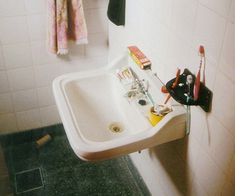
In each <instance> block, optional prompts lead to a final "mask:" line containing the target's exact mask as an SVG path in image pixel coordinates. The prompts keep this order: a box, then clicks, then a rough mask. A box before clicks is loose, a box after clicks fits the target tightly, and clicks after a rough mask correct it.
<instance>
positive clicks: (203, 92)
mask: <svg viewBox="0 0 235 196" xmlns="http://www.w3.org/2000/svg"><path fill="white" fill-rule="evenodd" d="M188 75H192V77H193V83H192V84H191V85H190V95H193V86H194V82H195V76H194V75H193V74H192V73H191V72H190V71H189V70H188V69H185V70H184V72H183V73H182V74H181V75H180V78H179V82H178V85H177V86H176V87H175V88H174V89H172V85H173V83H174V81H175V78H174V79H172V80H170V81H169V82H167V84H166V88H167V90H168V92H169V93H170V95H171V96H172V97H173V98H174V99H175V100H176V101H177V102H179V103H181V104H183V105H199V106H200V107H201V108H202V109H203V110H204V111H205V112H209V111H210V110H211V102H212V95H213V93H212V91H210V90H209V89H208V88H207V87H206V86H205V85H204V84H203V83H202V82H201V83H200V91H199V98H198V100H196V101H195V100H194V99H193V96H191V98H190V99H188V97H187V94H188V85H187V84H186V80H187V76H188ZM179 84H181V85H179Z"/></svg>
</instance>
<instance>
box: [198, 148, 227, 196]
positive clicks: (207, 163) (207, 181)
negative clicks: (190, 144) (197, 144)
mask: <svg viewBox="0 0 235 196" xmlns="http://www.w3.org/2000/svg"><path fill="white" fill-rule="evenodd" d="M194 178H195V180H196V181H198V182H200V184H201V185H202V186H203V189H205V191H206V192H207V194H208V195H219V193H220V191H221V189H222V187H223V184H224V182H225V179H226V176H225V174H224V173H223V172H222V170H220V169H219V168H218V166H217V165H216V163H215V162H214V161H213V160H212V159H211V158H210V157H209V156H208V154H207V153H206V152H205V151H204V149H203V148H201V150H200V151H199V156H198V163H197V168H196V172H195V177H194Z"/></svg>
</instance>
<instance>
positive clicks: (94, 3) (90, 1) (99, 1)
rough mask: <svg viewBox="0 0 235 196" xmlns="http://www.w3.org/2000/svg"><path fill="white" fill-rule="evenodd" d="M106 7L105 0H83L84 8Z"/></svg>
mask: <svg viewBox="0 0 235 196" xmlns="http://www.w3.org/2000/svg"><path fill="white" fill-rule="evenodd" d="M107 7H108V1H107V0H85V1H83V8H84V10H87V9H97V8H107Z"/></svg>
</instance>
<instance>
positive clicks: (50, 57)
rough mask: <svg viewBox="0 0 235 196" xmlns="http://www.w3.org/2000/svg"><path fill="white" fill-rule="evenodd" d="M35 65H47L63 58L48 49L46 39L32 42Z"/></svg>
mask: <svg viewBox="0 0 235 196" xmlns="http://www.w3.org/2000/svg"><path fill="white" fill-rule="evenodd" d="M31 48H32V54H33V63H34V65H36V66H37V65H45V64H49V63H56V62H60V61H61V59H60V58H59V57H58V56H57V55H56V54H52V53H50V52H49V51H48V49H47V46H46V42H45V41H37V42H33V43H32V44H31Z"/></svg>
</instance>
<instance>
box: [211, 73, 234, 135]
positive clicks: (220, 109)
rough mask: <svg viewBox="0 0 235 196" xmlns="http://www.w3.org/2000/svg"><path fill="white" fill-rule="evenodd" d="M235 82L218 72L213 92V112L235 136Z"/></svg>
mask: <svg viewBox="0 0 235 196" xmlns="http://www.w3.org/2000/svg"><path fill="white" fill-rule="evenodd" d="M234 97H235V83H233V82H232V81H231V80H230V79H229V78H227V77H226V76H225V75H224V74H223V73H221V72H218V73H217V76H216V81H215V89H214V92H213V101H212V113H213V115H214V116H215V117H216V118H217V119H218V120H219V121H220V122H221V123H222V124H223V126H224V127H225V128H227V129H228V130H229V131H230V132H231V134H232V135H233V136H234V137H235V129H234V119H235V102H234Z"/></svg>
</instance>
